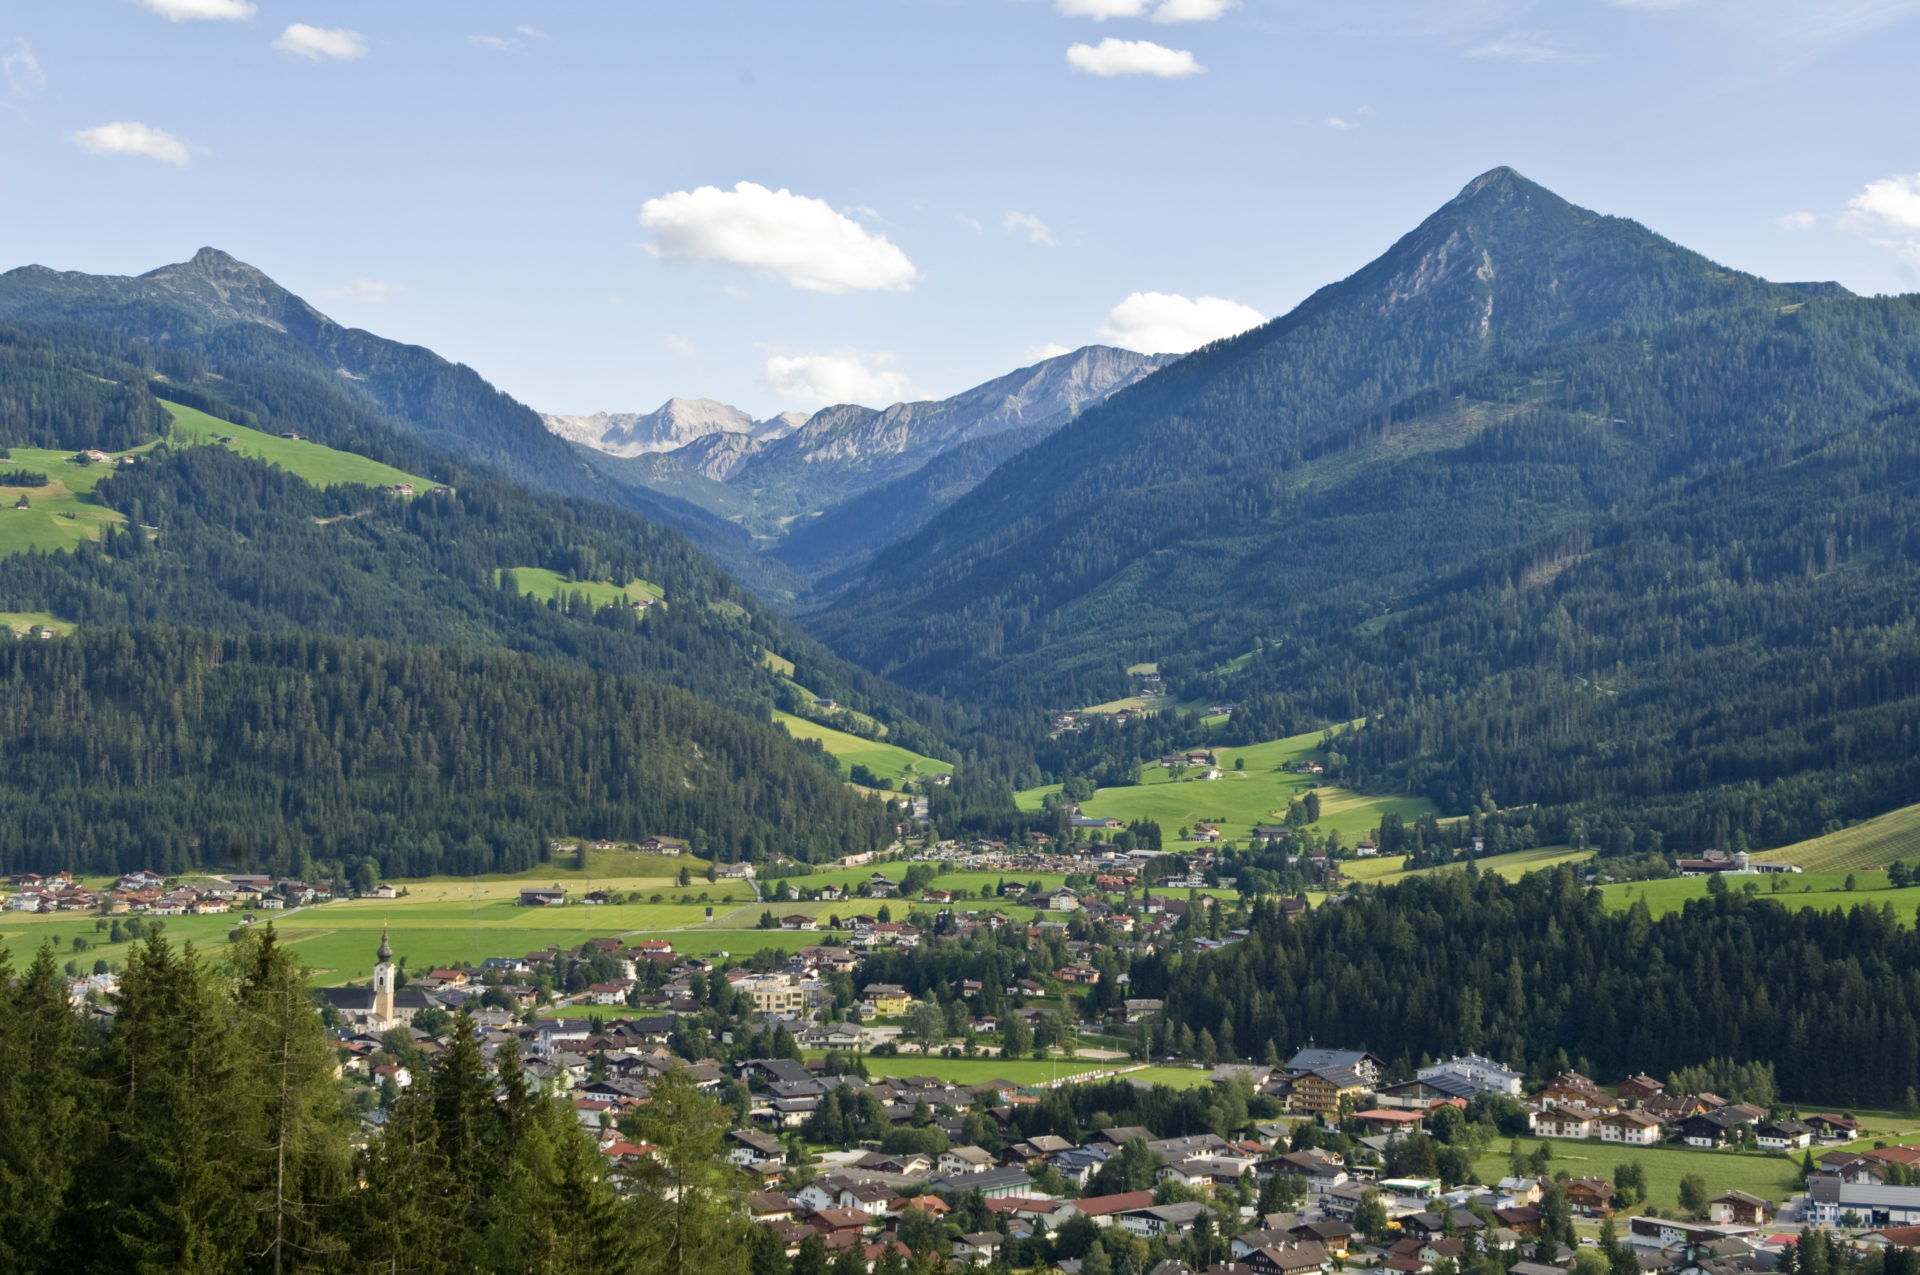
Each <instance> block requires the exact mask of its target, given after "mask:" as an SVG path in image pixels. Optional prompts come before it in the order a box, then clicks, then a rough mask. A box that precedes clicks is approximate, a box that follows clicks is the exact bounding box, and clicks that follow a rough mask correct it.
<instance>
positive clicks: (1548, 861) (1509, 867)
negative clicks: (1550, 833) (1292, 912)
mask: <svg viewBox="0 0 1920 1275" xmlns="http://www.w3.org/2000/svg"><path fill="white" fill-rule="evenodd" d="M1592 857H1593V854H1592V852H1591V851H1582V850H1575V849H1573V848H1572V847H1571V846H1536V847H1534V848H1533V849H1531V850H1515V851H1513V852H1512V853H1510V854H1494V855H1488V856H1486V857H1485V858H1482V859H1478V860H1476V861H1475V862H1476V863H1477V864H1478V866H1479V868H1480V871H1482V872H1495V873H1498V874H1499V875H1501V876H1503V877H1505V878H1506V879H1507V880H1509V881H1518V880H1519V879H1520V878H1521V877H1523V876H1525V875H1526V874H1527V873H1529V872H1538V871H1540V870H1541V869H1542V868H1554V867H1558V866H1559V865H1561V864H1563V863H1585V862H1586V861H1587V860H1588V859H1590V858H1592ZM1405 864H1406V860H1405V859H1404V858H1401V857H1398V856H1396V857H1394V858H1391V859H1377V858H1376V859H1349V860H1348V861H1347V862H1345V863H1342V864H1341V865H1340V871H1341V872H1343V873H1345V874H1346V876H1347V877H1349V878H1350V879H1352V880H1354V881H1372V882H1376V883H1378V884H1380V885H1392V884H1393V883H1394V882H1395V881H1404V880H1406V879H1407V878H1408V877H1417V876H1425V875H1426V874H1427V873H1430V872H1449V871H1453V870H1455V869H1464V868H1465V866H1466V865H1465V864H1464V863H1460V864H1443V865H1441V866H1439V867H1433V868H1413V869H1411V870H1409V869H1408V868H1406V867H1405V866H1404V865H1405Z"/></svg>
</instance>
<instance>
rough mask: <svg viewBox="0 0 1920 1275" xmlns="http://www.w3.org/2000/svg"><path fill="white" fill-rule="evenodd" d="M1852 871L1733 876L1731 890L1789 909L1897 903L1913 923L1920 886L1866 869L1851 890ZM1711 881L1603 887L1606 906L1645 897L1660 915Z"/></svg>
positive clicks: (1617, 907) (1703, 893)
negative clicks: (1895, 885)
mask: <svg viewBox="0 0 1920 1275" xmlns="http://www.w3.org/2000/svg"><path fill="white" fill-rule="evenodd" d="M1848 875H1849V873H1848V872H1846V871H1841V870H1838V869H1836V870H1833V871H1824V872H1800V873H1788V874H1785V875H1783V876H1779V877H1768V876H1757V875H1749V876H1730V877H1728V878H1726V881H1727V886H1728V888H1730V889H1733V890H1742V891H1749V890H1750V891H1751V892H1752V893H1754V894H1755V895H1757V896H1758V897H1760V898H1763V899H1773V900H1776V901H1777V902H1779V903H1780V904H1782V905H1784V906H1786V907H1790V908H1827V909H1833V908H1840V909H1845V908H1852V907H1858V906H1860V905H1862V904H1865V905H1868V906H1872V907H1879V906H1881V905H1882V904H1892V905H1893V910H1894V914H1895V915H1896V916H1898V917H1899V919H1900V922H1901V924H1903V925H1911V924H1913V922H1914V915H1915V909H1916V908H1920V886H1908V887H1906V888H1904V889H1898V890H1896V889H1892V888H1890V887H1889V886H1888V885H1887V874H1886V873H1884V872H1880V871H1876V870H1874V869H1870V868H1861V869H1856V870H1854V871H1853V872H1852V873H1851V875H1852V876H1853V878H1854V886H1855V888H1854V889H1852V890H1848V889H1846V888H1845V887H1846V879H1847V877H1848ZM1708 881H1709V878H1707V877H1705V876H1698V877H1672V878H1669V879H1667V880H1664V881H1628V882H1622V883H1621V884H1618V885H1609V886H1603V887H1601V891H1602V893H1603V895H1604V896H1605V898H1606V903H1607V906H1608V907H1609V908H1611V909H1613V910H1614V911H1624V910H1625V909H1627V908H1628V907H1630V906H1632V905H1633V903H1634V901H1635V900H1637V899H1642V898H1644V899H1645V900H1646V901H1647V907H1648V908H1649V909H1650V910H1651V911H1652V912H1653V914H1654V915H1655V916H1664V915H1666V914H1667V913H1669V912H1677V911H1679V910H1680V909H1681V908H1682V907H1683V906H1684V905H1685V904H1686V901H1687V900H1688V899H1704V898H1706V897H1707V884H1708ZM1776 881H1778V882H1780V883H1781V886H1780V891H1779V892H1778V893H1775V892H1774V890H1773V884H1774V882H1776Z"/></svg>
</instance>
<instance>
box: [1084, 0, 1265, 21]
mask: <svg viewBox="0 0 1920 1275" xmlns="http://www.w3.org/2000/svg"><path fill="white" fill-rule="evenodd" d="M1237 2H1238V0H1159V2H1158V3H1157V4H1156V3H1155V2H1154V0H1054V5H1053V7H1054V9H1055V10H1056V11H1058V12H1060V13H1063V14H1065V15H1066V16H1067V17H1069V18H1092V19H1093V20H1094V21H1095V22H1105V21H1106V20H1107V19H1108V18H1148V19H1150V20H1152V21H1154V22H1211V21H1213V20H1214V19H1215V18H1217V17H1219V16H1220V15H1221V14H1223V13H1225V12H1226V11H1227V10H1228V9H1231V8H1233V7H1234V6H1235V4H1236V3H1237Z"/></svg>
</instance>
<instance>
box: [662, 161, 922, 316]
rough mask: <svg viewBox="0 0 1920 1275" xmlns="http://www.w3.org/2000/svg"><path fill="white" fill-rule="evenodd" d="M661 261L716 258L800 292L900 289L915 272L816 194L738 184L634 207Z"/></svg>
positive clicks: (910, 282) (907, 286)
mask: <svg viewBox="0 0 1920 1275" xmlns="http://www.w3.org/2000/svg"><path fill="white" fill-rule="evenodd" d="M640 224H641V225H643V226H645V227H647V228H648V229H649V230H652V231H653V232H655V234H657V235H658V236H659V238H658V239H657V240H656V242H655V243H654V244H653V246H652V251H653V253H654V255H656V256H658V257H659V258H660V259H661V260H662V261H722V262H726V263H728V264H729V265H736V266H745V267H747V268H748V269H749V270H757V271H760V272H761V273H762V274H768V275H772V276H773V277H774V278H776V279H783V280H785V281H786V282H787V283H790V284H792V285H793V286H794V287H796V288H800V289H802V290H804V291H807V292H867V291H882V292H905V291H907V290H908V289H910V288H912V287H913V282H914V279H915V278H917V277H918V276H917V274H916V272H915V271H914V268H913V263H912V262H911V261H909V260H907V254H906V253H904V252H902V251H900V249H899V248H897V247H895V246H894V244H893V243H892V242H891V241H890V240H888V239H887V237H886V236H885V235H876V234H873V233H871V232H869V231H868V230H867V229H866V228H865V227H864V226H862V225H860V223H858V222H856V221H854V220H853V219H852V218H851V217H848V216H846V215H845V214H843V213H839V212H836V211H834V209H833V208H832V207H831V206H829V205H828V204H827V202H826V201H825V200H822V199H811V198H808V197H807V196H805V195H796V194H794V193H793V192H792V191H790V190H784V189H782V190H768V189H767V188H766V187H765V186H760V185H756V184H755V183H753V182H740V183H738V184H737V185H735V186H734V188H733V189H732V190H721V189H719V188H718V187H716V186H702V187H700V188H698V189H697V190H676V191H673V192H671V193H670V194H665V195H662V196H660V197H659V198H658V199H649V200H648V201H647V202H646V203H644V204H642V205H641V206H640Z"/></svg>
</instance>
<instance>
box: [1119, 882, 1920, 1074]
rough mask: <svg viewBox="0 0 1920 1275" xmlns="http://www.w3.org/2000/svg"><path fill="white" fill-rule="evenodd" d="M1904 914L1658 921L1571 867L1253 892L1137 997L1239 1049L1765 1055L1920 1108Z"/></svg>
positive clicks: (1600, 1058) (1155, 967) (1766, 904)
mask: <svg viewBox="0 0 1920 1275" xmlns="http://www.w3.org/2000/svg"><path fill="white" fill-rule="evenodd" d="M1913 921H1914V918H1912V917H1905V916H1894V915H1892V911H1891V908H1884V909H1882V908H1875V907H1872V906H1864V907H1856V908H1853V909H1851V910H1849V911H1844V912H1843V911H1822V910H1819V909H1812V908H1808V909H1791V908H1786V907H1783V906H1781V905H1780V904H1778V903H1776V902H1773V901H1771V900H1769V899H1766V898H1764V897H1756V898H1749V897H1747V896H1746V895H1744V894H1743V893H1741V892H1738V891H1733V892H1729V893H1726V894H1719V895H1716V896H1715V897H1713V898H1709V899H1704V900H1692V901H1689V902H1688V903H1687V905H1686V907H1685V909H1684V911H1681V912H1675V913H1671V914H1669V915H1667V916H1664V917H1661V918H1660V919H1659V920H1653V919H1651V917H1650V916H1649V915H1648V912H1647V909H1646V905H1645V903H1644V902H1636V903H1635V904H1634V905H1633V906H1632V908H1630V909H1629V910H1627V911H1625V912H1609V911H1607V910H1606V909H1605V908H1604V907H1603V906H1602V904H1601V898H1600V893H1599V891H1597V890H1590V889H1584V888H1582V887H1581V886H1579V885H1578V884H1577V883H1576V882H1575V880H1574V876H1573V873H1572V871H1571V870H1570V869H1568V868H1560V869H1556V870H1554V871H1552V872H1539V873H1534V874H1532V875H1530V876H1528V877H1526V878H1524V879H1523V880H1521V881H1519V882H1517V883H1509V882H1506V881H1503V880H1501V879H1500V878H1499V877H1498V876H1496V875H1494V874H1492V873H1484V874H1473V875H1469V874H1468V873H1466V872H1447V873H1441V874H1439V875H1436V876H1432V877H1418V878H1412V879H1410V880H1408V881H1405V882H1403V883H1401V884H1398V885H1395V886H1392V887H1388V888H1385V889H1381V890H1378V891H1370V892H1368V893H1366V894H1363V895H1361V896H1359V897H1357V898H1353V899H1349V900H1347V901H1345V902H1342V903H1339V904H1336V905H1332V906H1328V907H1322V908H1316V909H1314V910H1313V911H1312V912H1310V913H1309V914H1307V916H1306V917H1305V918H1304V919H1300V920H1295V921H1292V922H1289V921H1287V920H1286V919H1284V917H1282V916H1280V915H1279V914H1278V913H1277V910H1276V909H1275V908H1274V906H1273V905H1272V904H1271V903H1270V902H1261V903H1258V904H1256V906H1255V907H1254V909H1253V916H1252V921H1251V925H1250V927H1249V928H1250V934H1249V936H1248V937H1247V938H1246V939H1245V940H1244V941H1242V942H1240V943H1236V944H1233V945H1231V946H1229V947H1226V948H1224V949H1221V950H1219V951H1216V952H1203V953H1199V954H1181V953H1167V954H1161V955H1154V956H1147V957H1142V958H1138V959H1135V960H1134V961H1133V963H1132V965H1131V967H1130V968H1131V973H1132V976H1133V980H1132V985H1131V990H1130V991H1129V992H1128V994H1129V995H1132V996H1148V997H1157V998H1161V999H1164V1000H1165V1001H1166V1024H1167V1026H1166V1031H1167V1032H1169V1033H1172V1034H1175V1035H1179V1034H1182V1033H1186V1032H1191V1033H1193V1034H1195V1035H1196V1036H1197V1035H1198V1033H1200V1032H1202V1031H1205V1032H1208V1033H1209V1034H1210V1036H1211V1038H1212V1039H1213V1040H1214V1041H1215V1042H1217V1046H1218V1049H1219V1050H1220V1053H1221V1054H1222V1056H1235V1055H1238V1056H1243V1057H1251V1058H1259V1057H1262V1056H1264V1055H1266V1054H1267V1053H1268V1052H1269V1045H1270V1044H1271V1046H1272V1049H1273V1051H1275V1052H1277V1054H1278V1056H1279V1057H1280V1058H1281V1059H1282V1060H1284V1059H1285V1058H1287V1057H1289V1056H1291V1052H1292V1051H1293V1050H1296V1049H1299V1048H1301V1047H1302V1046H1304V1045H1306V1044H1307V1042H1308V1041H1310V1040H1312V1041H1318V1042H1319V1043H1320V1044H1323V1045H1337V1046H1339V1047H1341V1048H1353V1049H1359V1048H1365V1049H1369V1050H1371V1051H1373V1052H1374V1053H1376V1054H1378V1055H1380V1056H1381V1057H1382V1058H1384V1059H1387V1060H1388V1061H1389V1062H1390V1063H1394V1064H1396V1065H1397V1066H1398V1067H1399V1068H1400V1069H1402V1070H1403V1071H1410V1069H1411V1067H1413V1066H1415V1065H1418V1064H1419V1063H1420V1061H1421V1059H1422V1058H1423V1057H1426V1056H1431V1057H1447V1056H1449V1055H1452V1054H1454V1053H1463V1052H1470V1051H1471V1052H1481V1053H1485V1054H1487V1055H1489V1056H1492V1057H1497V1058H1504V1059H1509V1060H1511V1061H1512V1062H1513V1063H1515V1064H1517V1065H1519V1066H1520V1067H1522V1068H1524V1069H1526V1070H1528V1071H1530V1072H1533V1073H1534V1074H1535V1075H1536V1076H1537V1077H1540V1078H1545V1077H1547V1076H1551V1075H1552V1074H1554V1073H1555V1072H1556V1071H1558V1070H1560V1069H1562V1068H1564V1067H1569V1066H1571V1067H1575V1068H1578V1069H1579V1070H1581V1071H1583V1072H1585V1073H1587V1074H1589V1075H1592V1076H1594V1077H1595V1078H1598V1079H1603V1080H1606V1081H1607V1082H1609V1083H1610V1082H1612V1081H1615V1080H1618V1079H1621V1078H1623V1077H1625V1076H1628V1075H1631V1074H1633V1073H1636V1072H1641V1071H1645V1072H1648V1073H1651V1074H1654V1075H1661V1076H1664V1075H1668V1074H1670V1073H1672V1072H1673V1071H1675V1070H1676V1069H1678V1068H1682V1067H1691V1066H1694V1065H1697V1064H1698V1063H1699V1062H1700V1061H1701V1060H1703V1059H1710V1058H1731V1059H1735V1060H1741V1061H1745V1060H1754V1059H1764V1060H1766V1061H1769V1062H1771V1063H1772V1064H1773V1067H1774V1073H1775V1076H1776V1079H1777V1083H1778V1086H1779V1091H1780V1092H1781V1093H1783V1094H1790V1095H1793V1096H1795V1097H1796V1098H1797V1099H1799V1100H1801V1101H1805V1102H1830V1103H1835V1104H1842V1105H1844V1104H1860V1105H1863V1106H1875V1107H1900V1106H1902V1105H1903V1104H1908V1103H1913V1102H1915V1101H1916V1100H1920V1095H1917V1094H1916V1093H1915V1092H1914V1091H1913V1086H1914V1084H1915V1078H1916V1077H1920V983H1916V981H1915V979H1914V977H1913V971H1914V970H1915V969H1916V968H1920V930H1916V928H1915V926H1914V924H1913Z"/></svg>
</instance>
